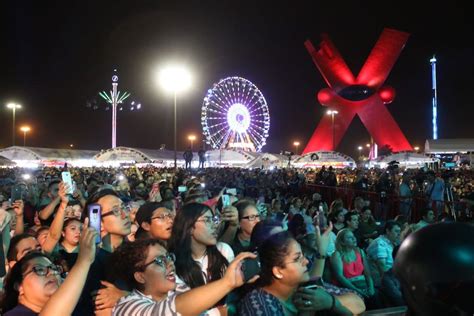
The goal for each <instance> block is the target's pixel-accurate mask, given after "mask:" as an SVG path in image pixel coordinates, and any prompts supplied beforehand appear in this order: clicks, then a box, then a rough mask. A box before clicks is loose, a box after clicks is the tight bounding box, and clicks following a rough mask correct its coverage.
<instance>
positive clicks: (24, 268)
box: [0, 229, 97, 316]
mask: <svg viewBox="0 0 474 316" xmlns="http://www.w3.org/2000/svg"><path fill="white" fill-rule="evenodd" d="M95 234H97V232H95V231H93V230H88V229H86V230H85V231H84V233H83V235H82V236H81V241H80V244H81V247H80V248H81V251H80V253H79V257H78V259H77V263H76V264H75V265H74V267H73V268H72V270H71V271H70V272H69V274H68V276H67V277H66V279H65V280H64V282H62V279H61V277H60V273H61V271H62V270H61V267H59V266H56V265H54V264H53V263H52V261H51V259H50V258H49V257H48V256H47V255H46V254H44V253H41V252H39V251H33V252H30V253H28V254H27V255H25V256H24V257H23V258H22V259H21V260H20V261H18V263H17V264H16V265H15V266H14V267H13V268H12V270H11V271H10V272H9V273H8V275H7V277H6V279H5V287H4V293H3V295H2V298H1V300H0V302H1V304H0V313H2V315H6V316H8V315H20V314H21V315H38V314H41V315H45V316H48V315H70V314H71V313H72V311H73V309H74V307H75V306H76V304H77V302H78V300H79V296H80V294H81V290H82V288H83V286H84V283H85V282H86V277H87V273H88V271H89V268H90V265H91V264H92V262H93V261H94V258H95V243H94V238H95Z"/></svg>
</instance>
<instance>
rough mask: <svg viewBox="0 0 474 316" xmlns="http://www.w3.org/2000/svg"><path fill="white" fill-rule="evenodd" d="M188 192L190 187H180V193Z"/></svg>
mask: <svg viewBox="0 0 474 316" xmlns="http://www.w3.org/2000/svg"><path fill="white" fill-rule="evenodd" d="M187 190H188V187H187V186H185V185H180V186H179V187H178V192H186V191H187Z"/></svg>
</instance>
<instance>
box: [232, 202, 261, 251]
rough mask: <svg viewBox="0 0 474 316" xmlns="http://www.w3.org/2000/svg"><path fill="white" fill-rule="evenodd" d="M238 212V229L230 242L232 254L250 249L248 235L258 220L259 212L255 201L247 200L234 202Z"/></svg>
mask: <svg viewBox="0 0 474 316" xmlns="http://www.w3.org/2000/svg"><path fill="white" fill-rule="evenodd" d="M235 208H236V209H237V211H238V214H239V229H238V232H237V234H236V235H235V238H234V240H233V241H232V243H231V244H230V246H231V247H232V250H234V254H236V255H237V254H239V253H241V252H244V251H249V249H250V236H251V235H252V231H253V228H254V227H255V225H256V224H257V223H258V222H260V213H259V212H258V210H257V206H256V205H255V203H253V202H252V201H249V200H242V201H239V202H237V203H236V204H235Z"/></svg>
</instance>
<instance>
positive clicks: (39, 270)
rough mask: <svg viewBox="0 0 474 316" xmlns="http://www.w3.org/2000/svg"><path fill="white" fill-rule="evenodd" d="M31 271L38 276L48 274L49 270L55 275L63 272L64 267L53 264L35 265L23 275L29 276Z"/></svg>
mask: <svg viewBox="0 0 474 316" xmlns="http://www.w3.org/2000/svg"><path fill="white" fill-rule="evenodd" d="M31 272H34V273H35V274H36V275H38V276H45V275H48V273H49V272H51V274H53V275H58V274H61V273H63V267H61V266H57V265H55V264H51V265H49V266H45V267H44V266H34V267H33V268H31V270H30V271H28V272H26V273H25V274H24V275H23V277H25V276H27V275H28V274H30V273H31Z"/></svg>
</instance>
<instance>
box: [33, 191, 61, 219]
mask: <svg viewBox="0 0 474 316" xmlns="http://www.w3.org/2000/svg"><path fill="white" fill-rule="evenodd" d="M60 201H61V199H60V197H59V196H58V197H56V198H55V199H53V200H52V201H51V203H49V204H48V205H46V207H45V208H44V209H42V210H41V211H39V214H38V216H39V218H40V219H42V220H47V219H48V218H49V217H50V216H51V215H52V214H53V213H54V209H55V208H56V206H58V204H59V202H60Z"/></svg>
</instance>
